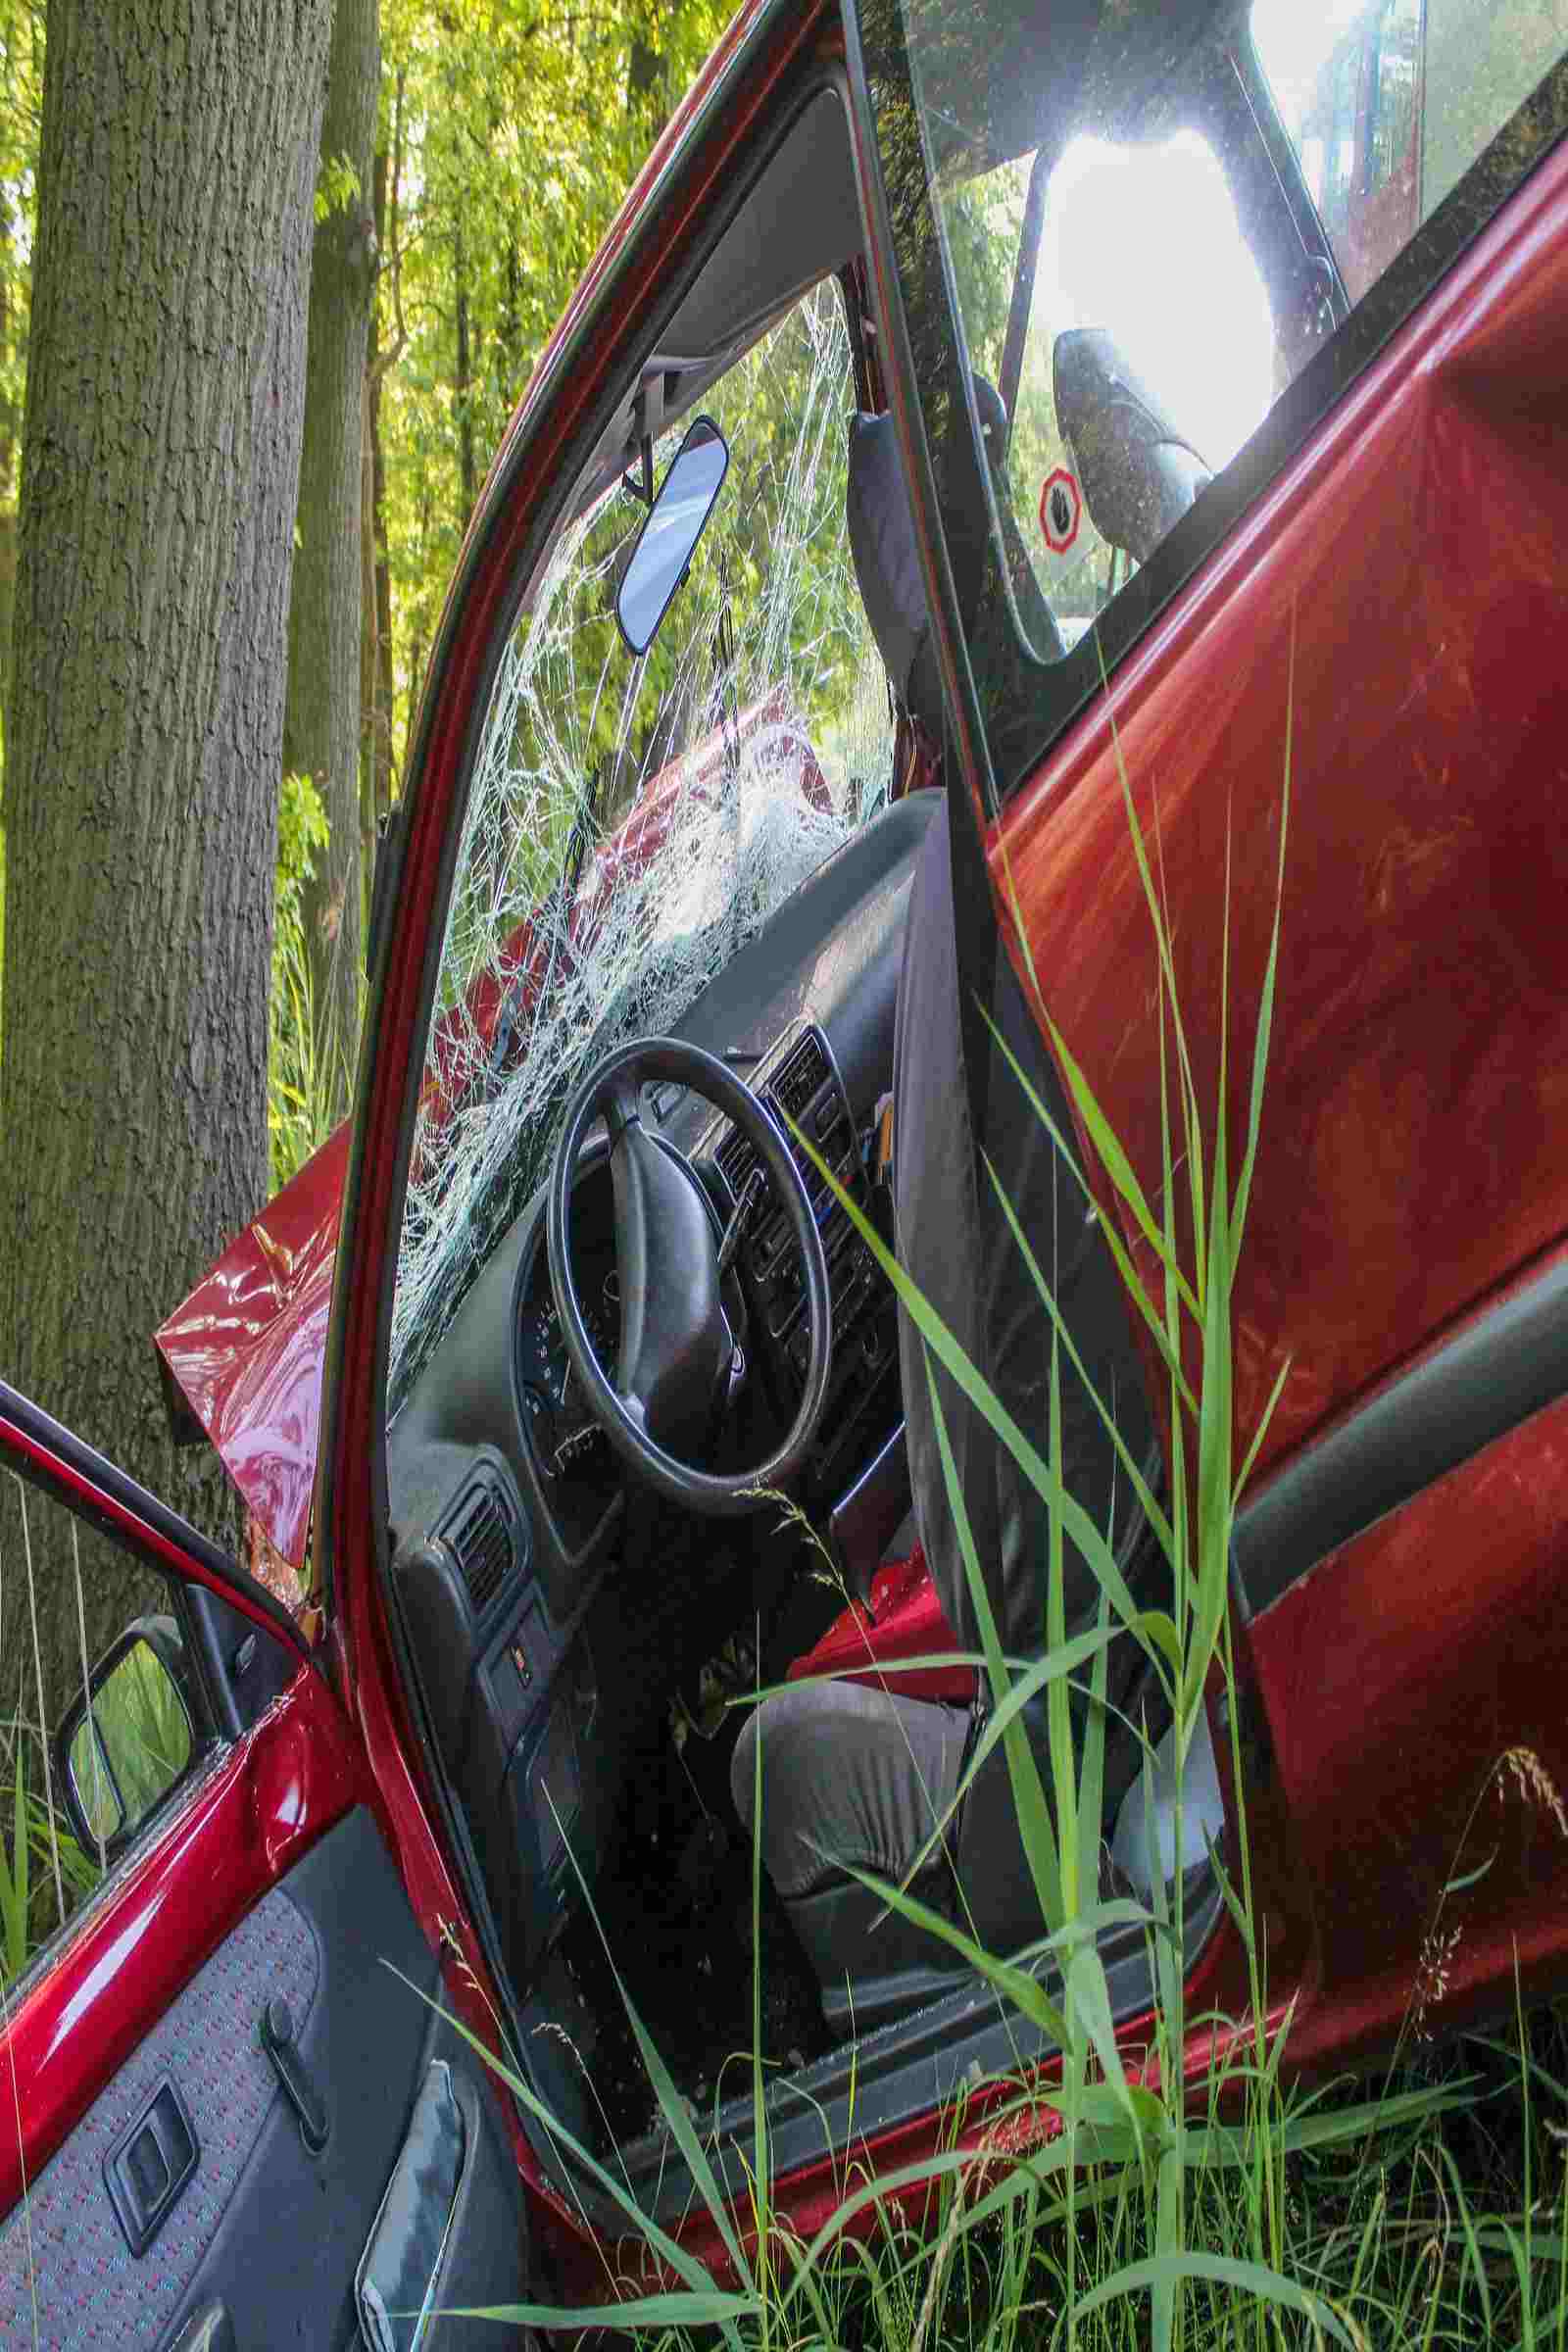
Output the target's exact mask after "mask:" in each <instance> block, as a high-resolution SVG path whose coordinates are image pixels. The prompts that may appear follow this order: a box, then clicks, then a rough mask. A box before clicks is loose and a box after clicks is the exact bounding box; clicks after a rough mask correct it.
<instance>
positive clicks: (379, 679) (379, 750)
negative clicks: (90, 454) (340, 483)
mask: <svg viewBox="0 0 1568 2352" xmlns="http://www.w3.org/2000/svg"><path fill="white" fill-rule="evenodd" d="M402 120H403V78H402V75H401V74H400V75H399V77H398V95H397V102H396V105H395V108H394V114H393V138H392V156H391V164H390V185H389V184H388V158H387V155H386V152H385V150H384V149H383V150H382V152H381V153H380V154H379V155H378V156H377V157H376V159H375V221H376V243H377V247H378V249H379V251H380V252H381V253H382V255H383V256H386V255H391V256H392V260H391V268H392V269H393V270H394V271H395V270H396V268H397V260H396V254H395V250H394V249H395V245H396V240H397V235H398V193H399V190H398V183H399V180H400V178H401V176H402V160H403V159H402ZM395 298H396V281H395V279H394V303H395V308H400V306H397V305H396V300H395ZM394 328H395V332H394V338H393V341H392V343H391V344H390V345H389V346H388V348H387V349H386V350H385V351H384V352H383V351H380V350H377V352H376V354H375V357H374V360H373V362H372V364H371V368H370V398H369V417H368V431H369V442H370V550H371V564H372V572H373V589H374V598H375V603H374V613H373V620H372V643H373V652H374V711H375V725H374V733H373V737H372V741H371V763H372V773H373V779H374V794H373V803H374V809H375V818H376V822H377V824H379V822H380V820H381V818H382V817H384V816H385V815H386V814H387V813H388V811H389V810H390V809H391V807H392V716H393V712H392V704H393V693H394V686H393V674H392V563H391V558H390V557H389V555H388V553H387V536H386V453H385V451H384V449H383V447H382V442H381V379H382V377H383V376H384V375H385V374H386V373H387V370H388V369H389V368H392V367H394V366H395V365H396V364H397V361H398V360H399V359H400V358H401V357H402V351H403V339H404V334H403V326H402V322H401V319H398V318H395V319H394ZM374 331H375V327H374V321H373V320H372V323H371V332H372V334H373V333H374ZM372 879H373V877H372Z"/></svg>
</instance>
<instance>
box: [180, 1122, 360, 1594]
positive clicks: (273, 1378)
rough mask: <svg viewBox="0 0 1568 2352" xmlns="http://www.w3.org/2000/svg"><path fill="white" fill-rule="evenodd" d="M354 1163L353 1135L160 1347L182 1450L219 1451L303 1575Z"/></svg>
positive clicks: (232, 1253)
mask: <svg viewBox="0 0 1568 2352" xmlns="http://www.w3.org/2000/svg"><path fill="white" fill-rule="evenodd" d="M348 1151H349V1129H348V1126H347V1124H346V1123H345V1124H344V1125H343V1126H341V1127H339V1128H338V1129H337V1130H336V1132H335V1133H334V1134H332V1135H331V1136H329V1137H328V1139H327V1141H326V1142H325V1143H324V1144H323V1145H322V1146H321V1149H320V1150H319V1152H317V1153H316V1154H315V1156H314V1158H311V1159H308V1160H307V1161H306V1163H305V1165H304V1167H303V1168H301V1169H300V1171H299V1174H298V1175H297V1176H295V1177H294V1179H293V1181H292V1182H291V1183H289V1184H287V1185H285V1186H284V1188H283V1190H282V1191H281V1192H280V1193H278V1194H277V1195H276V1196H275V1198H274V1199H273V1200H271V1201H269V1202H268V1204H267V1206H266V1207H265V1208H264V1209H263V1210H262V1212H261V1214H260V1215H259V1216H257V1217H254V1218H253V1219H252V1220H251V1222H250V1224H249V1225H247V1226H246V1227H245V1230H244V1231H243V1233H240V1234H238V1235H236V1237H235V1239H234V1240H233V1241H232V1242H230V1243H229V1245H228V1248H227V1249H226V1250H224V1251H223V1254H222V1256H221V1258H219V1260H218V1262H217V1264H216V1265H214V1266H213V1267H212V1268H211V1270H210V1271H209V1272H208V1273H206V1274H205V1275H204V1276H203V1277H202V1279H201V1281H200V1282H199V1283H198V1284H197V1285H196V1288H195V1289H194V1290H193V1291H192V1292H191V1294H190V1296H189V1298H187V1299H185V1300H184V1301H183V1302H182V1303H181V1304H180V1305H179V1306H177V1307H176V1308H175V1309H174V1311H173V1313H172V1315H171V1316H170V1317H169V1318H168V1320H167V1321H166V1322H164V1323H162V1324H161V1325H160V1326H159V1328H158V1330H157V1331H156V1332H155V1333H154V1335H153V1338H154V1344H155V1346H156V1347H157V1349H158V1353H159V1357H160V1360H161V1364H162V1368H163V1372H164V1382H165V1389H166V1393H167V1395H168V1398H169V1405H170V1412H171V1418H172V1422H173V1425H174V1435H175V1437H176V1439H178V1440H180V1441H182V1442H194V1441H195V1440H197V1439H199V1438H200V1437H201V1436H202V1435H203V1434H205V1435H206V1436H207V1437H209V1438H210V1439H211V1440H212V1442H213V1444H214V1446H217V1448H218V1451H219V1454H220V1455H221V1459H222V1462H223V1466H224V1468H225V1469H226V1470H227V1472H228V1474H229V1476H230V1477H231V1478H232V1480H233V1481H234V1484H235V1486H236V1487H237V1488H238V1489H239V1491H240V1494H241V1495H243V1496H244V1498H245V1501H246V1503H247V1505H248V1506H249V1509H250V1511H251V1514H252V1516H253V1518H254V1519H255V1520H256V1522H257V1523H258V1525H259V1526H260V1528H261V1530H262V1532H263V1534H264V1535H265V1536H266V1537H267V1539H268V1541H269V1543H270V1544H273V1545H274V1546H275V1547H276V1549H277V1550H278V1551H280V1552H281V1553H282V1555H283V1557H284V1558H285V1559H286V1560H288V1561H290V1562H291V1563H292V1564H293V1565H294V1566H295V1567H298V1566H299V1565H300V1564H301V1562H302V1561H303V1559H304V1557H305V1545H306V1539H307V1536H308V1534H309V1530H310V1518H311V1491H312V1488H313V1486H314V1484H315V1479H316V1457H317V1450H318V1440H319V1431H320V1420H321V1373H322V1368H323V1365H324V1363H325V1358H326V1326H327V1317H328V1315H329V1313H330V1311H331V1305H332V1265H333V1260H334V1257H335V1255H336V1251H337V1234H338V1219H339V1216H340V1214H341V1211H342V1205H343V1181H344V1175H345V1172H346V1170H347V1166H348Z"/></svg>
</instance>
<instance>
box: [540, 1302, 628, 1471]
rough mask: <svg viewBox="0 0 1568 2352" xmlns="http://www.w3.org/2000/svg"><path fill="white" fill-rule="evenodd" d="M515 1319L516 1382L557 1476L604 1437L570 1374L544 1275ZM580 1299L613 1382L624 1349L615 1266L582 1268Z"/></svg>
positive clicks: (547, 1464) (547, 1466) (544, 1457)
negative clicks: (599, 1438) (620, 1354)
mask: <svg viewBox="0 0 1568 2352" xmlns="http://www.w3.org/2000/svg"><path fill="white" fill-rule="evenodd" d="M532 1291H533V1295H532V1296H531V1297H530V1298H529V1299H528V1301H527V1303H526V1304H525V1305H524V1307H523V1309H522V1311H521V1313H520V1314H519V1316H518V1318H517V1385H518V1388H519V1390H520V1391H521V1396H522V1404H523V1410H524V1412H525V1413H526V1415H527V1417H528V1427H529V1433H530V1435H531V1437H532V1439H533V1443H534V1449H535V1452H536V1454H537V1456H538V1459H539V1462H540V1464H541V1466H542V1467H543V1468H544V1470H545V1471H546V1472H547V1473H548V1474H549V1475H550V1476H551V1477H559V1476H560V1475H561V1474H562V1472H563V1471H564V1469H566V1468H567V1466H568V1465H569V1464H570V1463H571V1462H572V1461H573V1460H574V1459H575V1458H576V1457H577V1456H579V1455H581V1454H582V1453H584V1452H585V1451H587V1450H588V1449H589V1448H591V1447H592V1446H593V1444H594V1441H595V1440H596V1439H597V1438H598V1437H599V1436H600V1435H601V1432H600V1428H599V1424H598V1422H597V1421H596V1420H595V1419H594V1417H593V1415H592V1414H591V1413H590V1412H589V1410H588V1407H587V1403H586V1400H585V1399H584V1398H583V1397H582V1396H581V1395H580V1393H579V1390H578V1386H577V1383H576V1382H575V1381H574V1380H573V1378H572V1374H571V1364H570V1361H569V1359H568V1357H567V1354H566V1344H565V1341H564V1338H563V1337H562V1331H561V1317H560V1314H559V1312H558V1310H557V1307H556V1302H555V1299H553V1298H552V1297H551V1295H550V1292H549V1289H548V1287H547V1285H546V1283H545V1281H544V1279H543V1271H542V1268H541V1271H540V1276H539V1277H537V1278H536V1280H535V1283H534V1285H533V1286H532ZM578 1297H579V1298H580V1299H581V1300H582V1316H583V1322H584V1324H585V1326H586V1328H587V1333H588V1338H589V1341H590V1343H591V1345H592V1347H593V1351H594V1354H595V1355H596V1356H597V1357H598V1359H599V1363H600V1365H601V1367H602V1369H603V1371H604V1373H605V1376H606V1378H607V1379H609V1380H613V1379H614V1377H615V1368H616V1360H617V1357H618V1355H619V1350H620V1298H619V1285H618V1282H617V1281H616V1278H615V1271H614V1268H613V1266H612V1267H611V1268H610V1269H609V1270H608V1271H605V1270H604V1269H603V1267H602V1266H596V1267H581V1268H579V1270H578Z"/></svg>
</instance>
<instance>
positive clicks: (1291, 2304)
mask: <svg viewBox="0 0 1568 2352" xmlns="http://www.w3.org/2000/svg"><path fill="white" fill-rule="evenodd" d="M1185 2278H1211V2279H1213V2280H1214V2281H1215V2283H1216V2284H1217V2285H1220V2286H1235V2287H1240V2288H1241V2289H1242V2290H1243V2292H1244V2293H1246V2294H1250V2295H1255V2296H1256V2297H1257V2298H1258V2300H1259V2301H1261V2302H1264V2303H1277V2304H1278V2305H1279V2306H1280V2308H1281V2310H1283V2311H1299V2313H1300V2314H1301V2316H1302V2318H1303V2319H1308V2320H1310V2321H1311V2322H1312V2323H1313V2325H1314V2326H1315V2327H1320V2328H1322V2330H1323V2331H1324V2333H1325V2334H1327V2335H1332V2336H1333V2337H1334V2339H1335V2341H1336V2342H1337V2343H1341V2344H1347V2345H1349V2346H1350V2352H1355V2346H1354V2339H1353V2337H1351V2336H1350V2335H1349V2334H1348V2333H1347V2331H1346V2329H1345V2327H1344V2326H1343V2325H1342V2323H1341V2321H1340V2320H1339V2318H1338V2317H1337V2316H1336V2314H1335V2312H1334V2310H1333V2308H1332V2306H1331V2305H1329V2304H1328V2303H1326V2302H1325V2301H1324V2299H1323V2297H1322V2296H1321V2295H1314V2294H1313V2293H1312V2292H1311V2291H1310V2290H1309V2289H1308V2288H1307V2287H1304V2286H1298V2285H1297V2283H1296V2281H1295V2279H1293V2278H1283V2277H1282V2276H1281V2274H1280V2273H1279V2272H1278V2271H1272V2270H1270V2269H1269V2268H1268V2266H1267V2265H1266V2264H1265V2263H1261V2262H1244V2261H1241V2260H1239V2259H1238V2258H1237V2257H1236V2256H1235V2255H1231V2254H1205V2253H1202V2252H1200V2251H1196V2250H1184V2251H1183V2252H1181V2253H1167V2254H1156V2255H1154V2256H1152V2257H1151V2258H1150V2259H1149V2260H1147V2261H1144V2262H1130V2263H1128V2264H1127V2265H1126V2266H1125V2268H1124V2269H1122V2270H1119V2271H1113V2272H1112V2273H1111V2275H1110V2277H1109V2278H1103V2279H1102V2280H1101V2281H1100V2284H1099V2285H1098V2286H1094V2287H1091V2288H1090V2290H1089V2292H1088V2293H1087V2294H1086V2295H1082V2296H1080V2297H1079V2299H1078V2302H1077V2304H1076V2306H1075V2309H1074V2314H1073V2316H1074V2318H1075V2319H1077V2320H1086V2319H1087V2318H1088V2317H1089V2314H1090V2313H1091V2312H1092V2311H1100V2310H1102V2309H1103V2306H1104V2305H1105V2304H1107V2303H1116V2302H1120V2301H1121V2300H1122V2299H1123V2298H1124V2297H1126V2296H1129V2295H1140V2294H1143V2293H1144V2292H1145V2291H1146V2290H1151V2289H1157V2288H1159V2287H1169V2286H1171V2285H1174V2284H1175V2283H1176V2282H1177V2281H1178V2280H1181V2279H1185Z"/></svg>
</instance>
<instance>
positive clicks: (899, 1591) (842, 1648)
mask: <svg viewBox="0 0 1568 2352" xmlns="http://www.w3.org/2000/svg"><path fill="white" fill-rule="evenodd" d="M959 1646H960V1645H959V1642H958V1637H957V1635H956V1633H955V1632H954V1631H953V1628H952V1627H951V1626H950V1625H949V1623H948V1621H947V1619H946V1617H945V1616H944V1615H943V1613H942V1603H941V1601H940V1600H939V1599H938V1598H937V1589H936V1586H935V1585H934V1583H933V1582H932V1579H931V1571H930V1569H929V1568H928V1567H927V1566H926V1558H925V1553H924V1552H923V1551H922V1550H921V1548H920V1546H919V1544H916V1545H915V1547H914V1549H913V1551H911V1552H910V1553H909V1555H908V1557H907V1559H902V1560H887V1561H884V1563H883V1565H882V1566H881V1567H880V1568H879V1569H878V1570H877V1572H876V1575H875V1576H874V1577H873V1578H872V1580H871V1606H870V1609H869V1610H866V1609H864V1608H862V1607H861V1605H860V1603H859V1602H858V1601H851V1603H850V1605H849V1607H848V1608H847V1609H845V1610H843V1611H841V1613H840V1614H839V1615H838V1616H837V1617H835V1618H834V1620H833V1623H832V1624H831V1625H830V1626H829V1627H828V1629H827V1632H826V1633H825V1634H824V1635H823V1636H822V1638H821V1640H820V1641H819V1642H817V1644H816V1646H815V1648H814V1649H809V1650H808V1651H807V1653H806V1655H805V1656H804V1657H801V1658H797V1659H796V1660H795V1663H794V1664H793V1665H792V1666H791V1668H790V1670H789V1680H790V1681H791V1682H792V1683H796V1682H801V1681H803V1680H805V1679H806V1678H807V1677H808V1676H810V1675H815V1674H836V1675H839V1676H841V1677H842V1679H843V1680H844V1681H845V1682H850V1683H870V1684H872V1685H890V1686H891V1687H892V1688H893V1689H894V1690H895V1691H898V1692H899V1693H900V1695H901V1696H902V1697H904V1698H937V1699H946V1700H949V1701H951V1702H953V1703H956V1704H957V1705H959V1706H967V1705H968V1704H969V1703H970V1701H971V1700H972V1699H973V1697H974V1692H975V1670H974V1668H973V1667H972V1666H959V1665H952V1666H946V1665H944V1666H917V1667H914V1668H912V1669H905V1668H902V1667H901V1665H900V1660H901V1659H904V1658H940V1657H941V1656H942V1655H943V1653H944V1652H945V1651H948V1650H956V1649H957V1648H958V1647H959Z"/></svg>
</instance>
